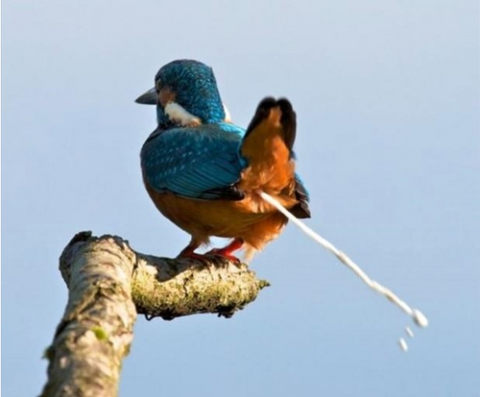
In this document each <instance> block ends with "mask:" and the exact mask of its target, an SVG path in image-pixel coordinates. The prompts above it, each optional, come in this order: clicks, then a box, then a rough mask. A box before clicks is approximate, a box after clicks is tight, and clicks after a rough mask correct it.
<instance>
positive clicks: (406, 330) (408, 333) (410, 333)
mask: <svg viewBox="0 0 480 397" xmlns="http://www.w3.org/2000/svg"><path fill="white" fill-rule="evenodd" d="M405 333H406V334H407V335H408V336H409V337H410V338H413V336H414V335H413V331H412V330H411V329H410V327H405Z"/></svg>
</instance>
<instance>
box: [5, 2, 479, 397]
mask: <svg viewBox="0 0 480 397" xmlns="http://www.w3.org/2000/svg"><path fill="white" fill-rule="evenodd" d="M220 4H221V2H217V1H211V0H205V1H189V2H183V1H178V2H174V1H170V2H159V1H153V0H150V1H143V2H137V1H125V0H119V1H115V2H113V1H110V2H107V1H96V2H84V1H82V2H81V1H68V2H67V1H63V0H45V1H35V0H4V1H3V8H2V11H3V20H2V22H3V30H2V33H3V41H2V45H3V53H2V55H3V60H4V62H3V64H2V68H3V79H2V83H3V92H2V99H3V109H2V110H3V125H2V138H3V142H2V144H3V145H2V148H3V151H2V158H3V164H2V165H3V173H2V182H3V186H2V187H3V193H4V194H3V197H2V199H3V208H2V210H3V211H2V215H3V224H2V228H3V241H2V248H3V255H2V264H3V269H2V270H3V272H2V273H3V280H2V281H3V283H2V298H3V299H2V301H3V306H2V309H3V310H2V313H3V317H2V320H3V321H2V324H3V330H2V331H3V332H2V345H3V346H2V347H3V356H2V364H3V367H2V369H3V370H2V380H3V382H2V391H3V392H4V393H5V395H6V396H32V395H36V394H38V393H39V391H40V390H41V387H42V385H43V383H44V382H45V379H46V375H45V370H46V364H47V363H46V361H42V360H41V356H42V353H43V350H44V349H45V347H47V346H48V345H49V343H50V342H51V339H52V336H53V333H54V330H55V327H56V325H57V323H58V321H59V319H60V317H61V315H62V313H63V310H64V307H65V303H66V298H67V291H66V288H65V285H64V283H63V281H62V280H61V277H60V274H59V272H58V270H57V267H58V263H57V260H58V257H59V255H60V252H61V250H62V249H63V247H64V246H65V244H66V243H67V242H68V241H69V239H70V238H71V237H72V235H73V234H74V233H75V232H77V231H80V230H93V231H94V233H95V234H97V235H99V234H102V233H113V234H118V235H121V236H123V237H124V238H126V239H128V240H129V241H130V242H131V244H132V246H133V247H134V248H135V249H137V250H139V251H142V252H146V253H151V254H156V255H165V256H173V255H175V254H177V253H178V252H179V250H180V249H181V248H183V246H184V245H185V244H186V243H187V241H188V237H187V235H185V234H184V233H183V232H182V231H180V230H178V229H177V228H176V227H175V226H173V225H172V224H170V223H169V222H168V221H166V220H165V219H163V218H162V217H161V216H160V214H159V213H157V211H156V210H155V209H154V207H153V205H152V204H151V203H150V200H149V198H148V196H147V194H146V192H145V191H144V188H143V186H142V183H141V177H140V170H139V151H140V147H141V145H142V143H143V141H144V140H145V139H146V137H147V136H148V134H149V133H150V132H151V131H152V130H153V129H154V127H155V123H154V121H155V114H154V109H153V108H152V107H146V106H139V105H136V104H134V102H133V101H134V99H135V98H136V97H137V96H138V95H139V94H141V93H143V92H144V91H145V90H146V89H148V88H150V87H151V85H152V83H153V76H154V74H155V73H156V72H157V70H158V68H159V67H160V66H161V65H163V64H165V63H167V62H169V61H171V60H173V59H177V58H194V59H198V60H201V61H204V62H206V63H208V64H209V65H211V66H212V67H213V68H214V70H215V72H216V75H217V80H218V82H219V87H220V91H221V93H222V95H223V99H224V101H225V102H226V103H227V104H228V107H229V109H230V111H231V113H232V116H233V118H234V120H235V121H236V122H237V123H238V124H240V125H242V126H245V125H246V124H247V123H248V122H249V120H250V118H251V117H252V115H253V112H254V110H255V108H256V105H257V103H258V102H259V100H261V99H262V98H263V97H264V96H266V95H276V96H286V97H288V98H290V99H291V101H292V102H293V104H294V107H295V109H296V111H297V115H298V127H299V128H298V132H297V137H298V140H297V144H296V151H297V154H298V158H299V171H300V173H301V174H302V176H303V178H304V180H305V182H306V184H307V186H308V187H309V190H310V193H311V196H312V202H311V208H312V213H313V218H312V219H311V220H310V221H309V222H308V224H309V225H310V226H311V227H312V228H314V229H316V230H317V231H319V232H321V233H322V234H323V235H325V237H327V238H329V239H331V240H332V242H334V243H335V244H337V245H338V246H339V247H341V248H342V249H343V250H345V251H346V252H347V253H348V254H350V255H351V256H352V257H353V258H354V259H355V260H356V261H357V262H358V263H359V264H361V265H362V266H363V267H364V268H365V270H366V271H367V272H368V273H369V274H371V275H372V277H374V278H375V279H377V280H379V281H381V282H383V283H385V284H386V285H387V286H389V287H391V288H392V289H393V290H394V291H396V292H397V293H398V294H400V295H401V296H402V297H403V298H405V299H406V300H407V301H408V302H410V303H412V305H414V306H418V307H420V308H421V309H422V310H423V311H424V312H425V314H427V315H428V317H429V319H430V321H431V326H430V327H429V328H428V329H426V330H422V331H421V332H417V335H416V337H415V339H413V340H411V342H410V351H409V352H408V354H402V353H401V352H400V350H399V349H398V347H397V345H396V341H397V338H398V337H399V336H400V335H401V333H402V329H403V327H404V326H405V325H406V324H409V319H408V318H407V317H406V316H404V315H403V314H402V313H401V312H400V311H399V310H397V309H396V308H394V307H393V306H392V305H390V304H389V303H388V302H387V301H385V300H384V299H381V298H380V297H378V296H376V295H375V294H373V293H372V292H370V291H369V290H367V289H366V288H365V287H364V286H363V285H362V284H361V283H360V282H359V281H358V280H357V279H356V278H355V277H354V276H353V275H352V274H351V273H349V272H348V271H347V270H346V269H344V268H343V267H342V266H341V265H340V264H339V263H337V261H336V259H335V258H334V257H332V256H331V255H330V254H328V253H327V252H325V251H323V250H322V249H321V248H320V247H318V246H316V245H315V244H314V243H313V242H311V241H309V240H307V238H306V237H305V236H304V235H302V234H300V232H299V231H298V230H296V229H295V228H294V227H293V226H289V227H288V228H287V230H286V232H285V233H284V234H283V235H282V236H281V238H279V239H278V240H277V241H275V242H274V243H272V244H270V245H269V246H268V247H267V249H266V250H265V251H264V252H263V253H262V254H261V255H259V256H258V257H256V258H255V260H254V261H253V263H252V268H253V269H255V271H257V273H258V275H259V276H260V277H262V278H266V279H269V280H270V281H271V282H272V287H271V288H269V289H268V290H266V291H264V292H262V294H261V295H260V297H259V298H258V300H257V301H256V302H254V303H253V304H252V305H250V306H249V307H247V308H246V309H245V310H244V311H242V312H241V313H238V314H237V315H236V316H235V317H234V318H233V319H231V320H224V319H218V318H216V317H215V316H212V315H203V316H194V317H190V318H184V319H179V320H175V321H173V322H164V321H162V320H154V321H152V322H146V321H145V320H144V319H143V318H139V319H138V322H137V324H136V327H135V340H134V343H133V346H132V352H131V354H130V356H129V357H128V358H127V359H126V360H125V362H124V370H123V373H122V381H121V388H120V390H121V395H122V396H138V395H145V396H148V395H165V396H168V395H182V396H184V395H185V396H187V395H193V394H195V395H196V396H199V397H201V396H209V397H215V396H225V395H228V396H229V397H237V396H242V397H243V396H246V395H248V396H294V395H301V396H319V395H327V396H369V397H370V396H392V397H395V396H402V397H404V396H409V397H410V396H436V397H442V396H445V397H446V396H452V395H454V396H462V397H463V396H465V397H470V396H472V397H473V396H478V395H479V394H480V377H479V374H480V292H479V287H480V263H479V262H480V260H479V258H480V242H479V241H480V164H479V162H480V136H479V110H478V108H479V39H478V33H479V30H478V17H479V10H478V7H479V6H478V2H477V1H474V0H449V1H443V0H417V1H409V2H405V1H404V2H400V1H393V0H382V1H380V0H364V1H358V0H339V1H328V2H327V1H304V0H297V1H290V2H287V1H280V0H275V1H273V0H272V1H266V0H248V1H245V0H243V1H241V2H240V1H238V2H223V3H222V5H220Z"/></svg>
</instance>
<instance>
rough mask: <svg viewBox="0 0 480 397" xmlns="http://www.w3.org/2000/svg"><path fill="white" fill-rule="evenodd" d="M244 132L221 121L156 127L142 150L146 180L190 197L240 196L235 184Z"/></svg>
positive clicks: (158, 189) (156, 188) (242, 163)
mask: <svg viewBox="0 0 480 397" xmlns="http://www.w3.org/2000/svg"><path fill="white" fill-rule="evenodd" d="M244 133H245V131H244V130H243V129H241V128H240V127H237V126H235V125H232V124H223V123H221V124H204V125H200V126H198V127H194V128H173V129H169V130H166V131H162V130H157V131H155V132H154V133H153V134H152V135H151V136H150V137H149V139H148V140H147V142H145V144H144V146H143V148H142V152H141V161H142V169H143V173H144V177H145V179H146V183H148V185H149V186H150V187H152V188H153V189H155V190H157V191H160V192H171V193H174V194H176V195H179V196H183V197H188V198H193V199H203V200H217V199H227V200H228V199H229V200H240V199H242V198H243V193H242V192H240V191H238V190H237V189H236V188H235V186H234V185H235V183H236V182H238V181H239V179H240V174H241V172H242V169H243V168H244V167H245V166H246V162H245V159H243V158H242V157H241V156H240V154H239V146H240V143H241V140H242V136H243V135H244Z"/></svg>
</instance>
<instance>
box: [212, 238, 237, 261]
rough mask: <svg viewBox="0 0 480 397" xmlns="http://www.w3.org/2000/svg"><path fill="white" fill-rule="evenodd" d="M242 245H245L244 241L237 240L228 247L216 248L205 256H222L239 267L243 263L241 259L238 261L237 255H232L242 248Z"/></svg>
mask: <svg viewBox="0 0 480 397" xmlns="http://www.w3.org/2000/svg"><path fill="white" fill-rule="evenodd" d="M242 245H243V240H242V239H240V238H236V239H234V240H233V241H232V242H231V243H230V244H228V245H227V246H226V247H223V248H214V249H212V250H210V251H208V252H207V253H206V254H205V255H215V256H222V257H224V258H226V259H228V260H230V261H232V262H234V263H235V264H237V265H239V264H240V263H241V261H240V259H238V258H237V257H236V256H235V255H232V252H233V251H236V250H238V249H240V248H242Z"/></svg>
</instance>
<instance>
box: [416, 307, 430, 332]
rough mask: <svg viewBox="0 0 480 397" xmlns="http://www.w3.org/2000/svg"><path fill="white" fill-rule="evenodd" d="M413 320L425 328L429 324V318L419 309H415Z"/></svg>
mask: <svg viewBox="0 0 480 397" xmlns="http://www.w3.org/2000/svg"><path fill="white" fill-rule="evenodd" d="M413 321H415V324H417V325H418V326H419V327H422V328H425V327H427V326H428V318H427V317H425V315H424V314H423V313H422V312H421V311H420V310H418V309H413Z"/></svg>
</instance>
